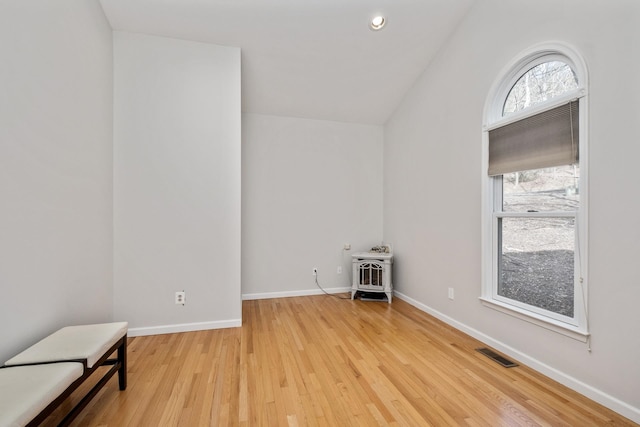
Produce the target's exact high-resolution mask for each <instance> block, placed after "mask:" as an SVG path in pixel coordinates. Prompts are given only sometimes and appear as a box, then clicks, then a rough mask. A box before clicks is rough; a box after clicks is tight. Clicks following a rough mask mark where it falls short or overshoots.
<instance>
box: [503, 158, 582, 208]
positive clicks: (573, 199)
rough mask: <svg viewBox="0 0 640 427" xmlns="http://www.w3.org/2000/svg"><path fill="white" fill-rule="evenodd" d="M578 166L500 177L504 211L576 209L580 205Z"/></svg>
mask: <svg viewBox="0 0 640 427" xmlns="http://www.w3.org/2000/svg"><path fill="white" fill-rule="evenodd" d="M579 181H580V168H579V167H578V165H572V166H560V167H556V168H548V169H536V170H531V171H522V172H514V173H508V174H505V175H503V176H502V210H503V212H550V211H576V210H578V207H579V206H580V194H579V191H578V190H579V189H578V182H579Z"/></svg>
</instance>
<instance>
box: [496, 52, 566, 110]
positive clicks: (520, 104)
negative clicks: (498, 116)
mask: <svg viewBox="0 0 640 427" xmlns="http://www.w3.org/2000/svg"><path fill="white" fill-rule="evenodd" d="M577 88H578V81H577V79H576V76H575V73H574V72H573V70H572V69H571V67H569V66H568V65H567V64H565V63H564V62H562V61H550V62H545V63H543V64H540V65H536V66H535V67H533V68H532V69H530V70H529V71H527V72H526V73H525V74H524V75H523V76H522V77H520V79H519V80H518V81H517V82H516V84H515V85H513V88H511V91H510V92H509V95H507V99H506V101H505V103H504V108H503V109H502V115H503V116H508V115H509V114H511V113H515V112H516V111H522V110H524V109H525V108H527V107H531V106H532V105H536V104H540V103H541V102H545V101H548V100H550V99H551V98H554V97H556V96H558V95H562V94H563V93H566V92H569V91H571V90H574V89H577Z"/></svg>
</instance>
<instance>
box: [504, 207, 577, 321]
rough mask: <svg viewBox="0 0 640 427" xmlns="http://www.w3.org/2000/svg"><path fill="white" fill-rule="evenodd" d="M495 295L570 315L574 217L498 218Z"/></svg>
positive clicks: (571, 309) (572, 282)
mask: <svg viewBox="0 0 640 427" xmlns="http://www.w3.org/2000/svg"><path fill="white" fill-rule="evenodd" d="M499 221H500V224H499V227H500V228H499V229H500V230H501V239H500V240H501V242H500V247H501V250H500V256H499V260H498V263H499V278H498V295H500V296H502V297H505V298H509V299H513V300H516V301H519V302H522V303H525V304H529V305H532V306H534V307H539V308H542V309H545V310H549V311H552V312H554V313H558V314H561V315H564V316H568V317H573V287H574V278H573V273H574V270H573V266H574V249H575V248H574V247H575V237H574V236H575V219H574V218H501V219H500V220H499Z"/></svg>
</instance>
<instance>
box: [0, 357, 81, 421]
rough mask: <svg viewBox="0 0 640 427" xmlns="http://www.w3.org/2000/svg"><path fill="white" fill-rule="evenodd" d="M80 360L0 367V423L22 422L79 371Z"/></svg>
mask: <svg viewBox="0 0 640 427" xmlns="http://www.w3.org/2000/svg"><path fill="white" fill-rule="evenodd" d="M83 370H84V368H83V367H82V363H75V362H65V363H51V364H47V365H35V366H15V367H13V368H3V369H0V426H24V425H26V424H27V423H28V422H29V421H31V420H32V419H33V418H34V417H36V416H37V415H38V414H39V413H40V411H42V410H43V409H44V408H46V407H47V405H48V404H49V403H51V402H52V401H54V400H55V399H56V398H57V397H58V396H59V395H60V394H62V393H63V392H64V391H65V390H66V389H67V387H69V386H70V385H71V384H72V383H73V382H74V381H75V380H77V379H78V378H80V377H81V376H82V374H83Z"/></svg>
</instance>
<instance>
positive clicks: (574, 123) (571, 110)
mask: <svg viewBox="0 0 640 427" xmlns="http://www.w3.org/2000/svg"><path fill="white" fill-rule="evenodd" d="M578 123H579V120H578V101H572V102H570V103H568V104H564V105H561V106H559V107H556V108H552V109H551V110H547V111H543V112H542V113H538V114H535V115H533V116H530V117H526V118H524V119H522V120H518V121H517V122H514V123H509V124H508V125H504V126H501V127H499V128H496V129H493V130H490V131H489V176H495V175H503V174H506V173H510V172H519V171H525V170H531V169H542V168H550V167H554V166H562V165H571V164H573V163H576V162H577V161H578V141H579V135H578V129H579V126H578Z"/></svg>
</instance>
